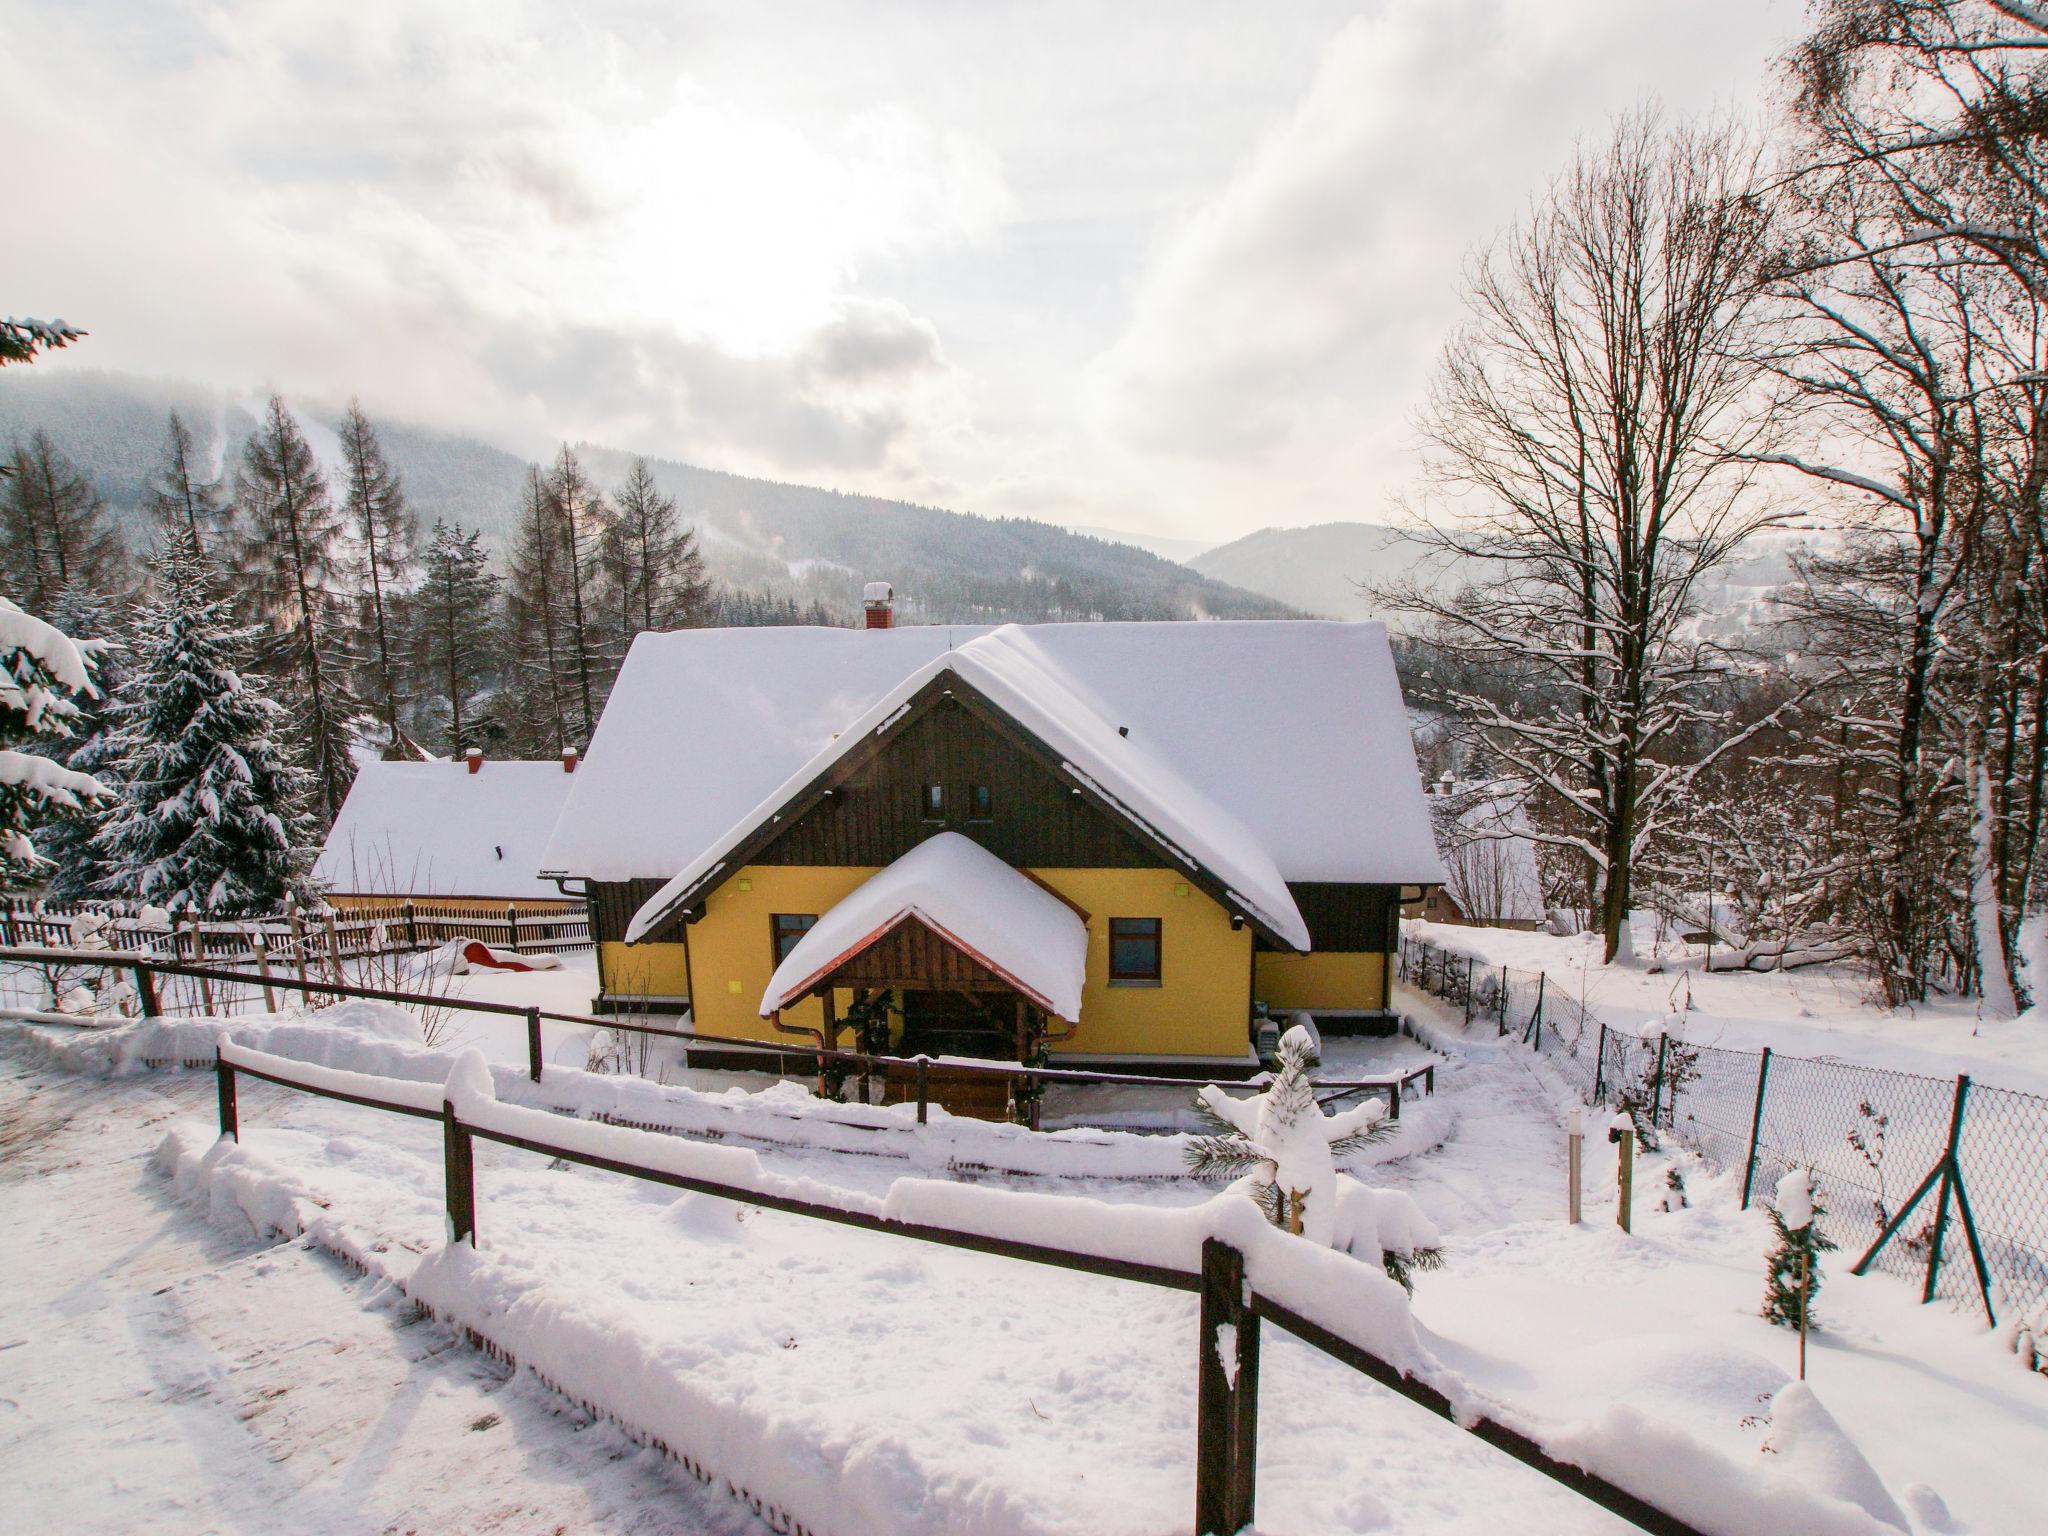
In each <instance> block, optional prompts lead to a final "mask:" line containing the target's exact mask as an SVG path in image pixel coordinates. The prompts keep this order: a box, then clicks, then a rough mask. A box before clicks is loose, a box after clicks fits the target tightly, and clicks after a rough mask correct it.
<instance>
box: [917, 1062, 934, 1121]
mask: <svg viewBox="0 0 2048 1536" xmlns="http://www.w3.org/2000/svg"><path fill="white" fill-rule="evenodd" d="M931 1064H932V1062H931V1058H930V1057H929V1056H927V1055H925V1054H924V1052H922V1051H919V1052H918V1053H917V1123H918V1124H919V1125H923V1124H924V1123H925V1120H924V1114H925V1105H926V1103H927V1102H928V1101H927V1099H926V1097H925V1086H926V1085H925V1074H926V1072H927V1070H928V1069H929V1068H930V1067H931Z"/></svg>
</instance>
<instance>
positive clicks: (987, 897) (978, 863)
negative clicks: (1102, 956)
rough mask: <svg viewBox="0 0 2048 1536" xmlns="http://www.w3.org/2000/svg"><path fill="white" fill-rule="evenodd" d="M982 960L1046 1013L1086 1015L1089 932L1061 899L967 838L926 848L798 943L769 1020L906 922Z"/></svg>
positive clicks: (772, 996)
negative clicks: (1084, 986)
mask: <svg viewBox="0 0 2048 1536" xmlns="http://www.w3.org/2000/svg"><path fill="white" fill-rule="evenodd" d="M910 918H915V919H916V920H917V921H919V922H921V923H923V924H924V926H925V927H927V928H929V929H930V930H931V931H932V932H933V933H935V934H937V935H938V936H939V938H940V939H942V940H944V941H945V942H946V943H948V944H950V945H952V946H953V947H954V948H956V949H959V950H961V951H962V952H963V953H965V954H967V955H969V956H971V957H973V959H975V960H976V961H978V962H979V963H980V964H981V965H983V966H986V967H987V968H988V969H989V970H990V971H992V972H994V973H995V974H996V975H997V976H999V977H1001V978H1002V979H1003V980H1004V981H1005V982H1007V983H1008V984H1009V985H1011V986H1014V987H1015V988H1016V989H1017V990H1018V991H1019V992H1021V993H1023V994H1024V995H1025V996H1026V997H1028V998H1030V999H1031V1001H1033V1002H1034V1003H1036V1004H1037V1005H1038V1006H1039V1007H1041V1008H1043V1009H1045V1011H1046V1012H1047V1013H1050V1014H1053V1015H1055V1016H1056V1017H1058V1018H1062V1019H1066V1020H1068V1021H1069V1022H1074V1021H1077V1020H1079V1018H1080V1017H1081V985H1082V980H1083V977H1084V975H1085V973H1086V969H1087V963H1088V926H1087V924H1086V923H1084V922H1082V921H1081V919H1080V917H1079V916H1077V915H1076V914H1075V912H1074V910H1073V908H1071V907H1069V906H1068V905H1067V904H1066V903H1065V902H1064V901H1062V900H1061V899H1060V898H1059V897H1058V896H1055V895H1054V894H1053V893H1052V892H1051V891H1048V890H1046V889H1045V888H1044V887H1043V886H1041V885H1038V884H1037V883H1035V882H1034V881H1032V880H1029V879H1027V878H1026V877H1025V876H1023V875H1021V874H1019V873H1018V872H1017V871H1016V870H1014V869H1012V868H1010V866H1009V865H1007V864H1005V863H1004V862H1003V861H1002V860H1001V859H999V858H997V857H996V856H995V855H994V854H992V853H990V852H989V851H988V850H987V849H985V848H983V847H981V846H980V845H979V844H977V843H975V842H973V841H971V840H970V839H968V838H965V837H962V836H961V835H960V834H959V833H958V832H941V833H939V834H938V835H937V836H935V837H931V838H928V839H926V840H925V841H924V842H922V843H919V844H918V845H917V846H916V847H915V848H913V849H911V850H910V852H908V853H906V854H904V855H903V857H901V858H900V859H898V860H897V861H896V862H895V863H893V864H891V865H890V866H889V867H888V868H886V869H884V870H882V871H880V872H879V873H878V874H875V875H872V876H870V877H869V878H868V879H867V880H866V881H865V882H863V883H862V884H861V885H860V886H859V887H858V888H857V889H855V890H854V891H853V892H852V893H851V894H849V895H848V896H846V897H845V898H844V899H843V900H842V901H840V902H839V904H838V905H837V906H835V907H833V908H832V910H831V911H829V912H826V913H825V914H823V915H822V916H821V917H820V918H819V919H818V921H817V924H816V926H814V927H813V928H812V929H811V930H810V931H809V932H808V933H806V934H805V935H804V936H803V937H802V938H801V939H799V940H797V942H796V944H795V946H794V947H792V948H791V950H790V952H789V954H788V955H787V956H785V957H784V959H783V961H782V963H781V964H780V965H778V966H777V967H776V968H775V974H774V975H773V976H771V977H770V978H769V979H768V990H767V991H766V992H764V993H762V994H761V1014H762V1016H763V1017H764V1018H765V1017H766V1016H767V1015H769V1014H771V1013H773V1012H775V1010H776V1009H778V1008H781V1007H783V1006H784V1005H785V1004H787V1003H789V1002H792V1001H794V1000H795V999H797V998H799V997H802V996H803V995H804V994H805V993H807V992H808V991H810V990H811V988H813V987H815V986H816V985H818V983H819V982H821V981H822V980H824V979H825V978H826V977H827V976H830V975H831V974H832V973H833V972H834V971H836V970H838V969H839V967H841V966H842V965H844V964H846V962H847V961H848V960H850V959H852V958H853V957H854V956H855V955H857V954H859V953H860V952H861V951H862V950H864V949H866V948H868V947H869V946H870V945H872V944H875V943H877V942H879V941H880V940H881V939H882V938H883V937H884V936H885V935H887V934H888V933H889V932H890V931H891V930H893V929H895V928H896V927H897V926H898V925H899V924H901V923H902V922H904V921H905V920H906V919H910Z"/></svg>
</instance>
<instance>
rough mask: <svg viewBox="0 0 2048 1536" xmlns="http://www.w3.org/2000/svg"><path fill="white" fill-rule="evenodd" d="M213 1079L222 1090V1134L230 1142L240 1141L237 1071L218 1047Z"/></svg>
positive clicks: (215, 1053)
mask: <svg viewBox="0 0 2048 1536" xmlns="http://www.w3.org/2000/svg"><path fill="white" fill-rule="evenodd" d="M213 1079H214V1086H215V1087H216V1088H218V1089H219V1090H220V1133H221V1135H223V1136H225V1137H227V1139H228V1140H229V1141H240V1140H241V1139H242V1118H241V1115H240V1114H239V1113H238V1112H237V1111H236V1108H235V1069H234V1067H232V1066H231V1065H229V1063H228V1062H227V1060H226V1059H225V1058H224V1057H223V1056H222V1055H221V1054H220V1048H219V1047H218V1046H216V1047H215V1048H214V1052H213Z"/></svg>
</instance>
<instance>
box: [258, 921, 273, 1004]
mask: <svg viewBox="0 0 2048 1536" xmlns="http://www.w3.org/2000/svg"><path fill="white" fill-rule="evenodd" d="M256 974H257V975H259V976H261V977H262V978H263V1011H264V1012H265V1013H275V1012H277V993H275V992H274V991H272V990H271V986H270V935H269V934H267V933H265V932H264V931H263V925H262V924H261V923H260V922H259V923H258V924H257V925H256Z"/></svg>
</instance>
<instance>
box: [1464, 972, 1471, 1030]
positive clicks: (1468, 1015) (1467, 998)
mask: <svg viewBox="0 0 2048 1536" xmlns="http://www.w3.org/2000/svg"><path fill="white" fill-rule="evenodd" d="M1465 1027H1466V1028H1467V1029H1470V1028H1471V1027H1472V957H1471V956H1470V955H1467V956H1466V957H1465Z"/></svg>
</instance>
